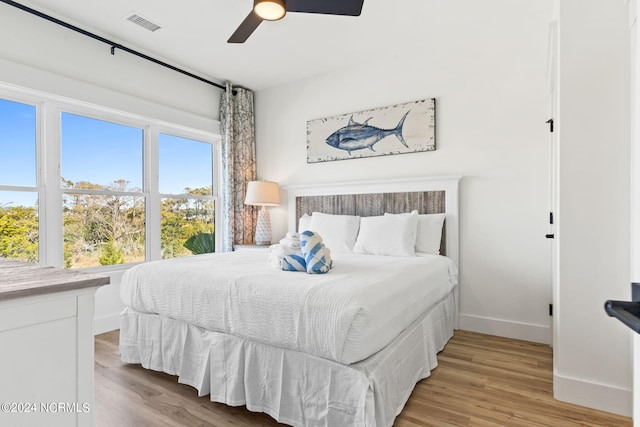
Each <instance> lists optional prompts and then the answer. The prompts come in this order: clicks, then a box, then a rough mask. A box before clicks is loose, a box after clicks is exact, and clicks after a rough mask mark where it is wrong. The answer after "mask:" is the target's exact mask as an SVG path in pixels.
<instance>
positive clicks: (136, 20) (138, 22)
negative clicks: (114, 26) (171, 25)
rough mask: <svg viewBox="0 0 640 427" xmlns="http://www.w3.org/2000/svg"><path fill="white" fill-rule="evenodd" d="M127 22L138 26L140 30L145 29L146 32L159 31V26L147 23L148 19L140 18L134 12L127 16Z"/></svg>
mask: <svg viewBox="0 0 640 427" xmlns="http://www.w3.org/2000/svg"><path fill="white" fill-rule="evenodd" d="M126 19H127V21H131V22H133V23H134V24H136V25H140V26H141V27H142V28H146V29H147V30H149V31H151V32H154V31H156V30H159V29H160V28H162V27H160V25H157V24H154V23H153V22H151V21H149V20H148V19H144V18H143V17H142V16H140V15H138V14H137V13H135V12H131V13H130V14H129V15H127V17H126Z"/></svg>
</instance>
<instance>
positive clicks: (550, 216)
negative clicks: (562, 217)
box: [549, 212, 553, 225]
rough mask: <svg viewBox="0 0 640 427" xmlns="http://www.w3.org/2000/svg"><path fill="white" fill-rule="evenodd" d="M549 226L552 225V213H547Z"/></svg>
mask: <svg viewBox="0 0 640 427" xmlns="http://www.w3.org/2000/svg"><path fill="white" fill-rule="evenodd" d="M549 224H551V225H553V212H549Z"/></svg>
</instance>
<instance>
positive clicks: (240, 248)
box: [233, 245, 271, 252]
mask: <svg viewBox="0 0 640 427" xmlns="http://www.w3.org/2000/svg"><path fill="white" fill-rule="evenodd" d="M269 246H271V245H233V250H234V252H235V251H244V250H250V249H251V250H253V249H269Z"/></svg>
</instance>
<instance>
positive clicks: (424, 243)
mask: <svg viewBox="0 0 640 427" xmlns="http://www.w3.org/2000/svg"><path fill="white" fill-rule="evenodd" d="M414 213H418V211H412V212H411V214H408V213H403V214H390V213H385V215H387V216H408V215H412V214H414ZM445 217H446V214H443V213H438V214H425V215H418V232H417V236H416V252H423V253H427V254H432V255H439V254H440V241H441V240H442V226H443V224H444V219H445Z"/></svg>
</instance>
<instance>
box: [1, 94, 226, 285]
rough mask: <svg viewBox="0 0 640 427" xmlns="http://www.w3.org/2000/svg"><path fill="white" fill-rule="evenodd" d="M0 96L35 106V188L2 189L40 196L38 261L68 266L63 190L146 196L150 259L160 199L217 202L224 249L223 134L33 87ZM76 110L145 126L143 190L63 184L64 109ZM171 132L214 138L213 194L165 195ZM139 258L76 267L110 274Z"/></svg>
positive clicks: (156, 253)
mask: <svg viewBox="0 0 640 427" xmlns="http://www.w3.org/2000/svg"><path fill="white" fill-rule="evenodd" d="M0 98H2V99H6V100H9V101H15V102H19V103H23V104H29V105H33V106H35V107H36V175H37V176H36V187H29V186H7V185H0V190H3V191H5V190H7V191H26V192H37V193H38V200H39V204H38V205H39V212H38V213H39V219H40V221H39V232H38V234H39V262H40V264H43V265H51V266H56V267H63V266H64V255H63V240H64V238H63V218H62V212H63V209H62V200H63V194H96V195H113V194H118V195H127V196H144V197H145V198H146V209H145V222H146V229H145V233H146V237H145V246H146V254H145V255H146V261H153V260H158V259H160V258H161V248H160V201H161V199H162V198H165V197H170V198H188V199H200V200H213V201H214V202H215V212H214V221H215V226H216V233H215V239H216V242H215V243H216V247H217V248H219V247H220V244H221V241H220V234H221V233H219V232H218V228H219V227H220V226H221V224H222V221H221V215H220V213H221V211H220V197H219V193H218V191H219V186H218V182H219V178H220V173H221V169H222V168H221V166H220V165H221V164H220V135H217V134H215V133H213V132H208V131H204V130H200V129H194V128H189V127H186V126H183V125H180V124H174V123H169V122H166V121H163V120H158V119H154V118H150V117H146V116H143V115H139V114H134V113H129V112H125V111H119V110H116V109H113V108H109V107H103V106H99V105H95V104H91V103H88V102H84V101H78V100H73V99H70V98H65V97H61V96H57V95H52V94H48V93H45V92H40V91H36V90H33V89H27V88H21V87H17V86H13V85H9V84H3V83H0ZM63 112H64V113H71V114H76V115H80V116H85V117H90V118H94V119H98V120H103V121H109V122H112V123H117V124H122V125H126V126H133V127H138V128H141V129H143V131H144V133H143V134H144V142H143V157H144V167H143V191H141V192H115V191H102V190H85V189H71V188H69V189H67V188H62V186H61V183H60V181H61V171H60V165H61V151H60V149H61V129H60V121H61V117H62V113H63ZM160 133H165V134H170V135H174V136H178V137H183V138H187V139H192V140H197V141H201V142H206V143H209V144H211V145H212V146H213V168H212V169H213V174H214V176H213V177H212V178H213V180H212V183H213V187H212V196H195V195H191V194H180V195H176V194H160V193H159V192H158V191H159V182H158V174H159V164H158V135H159V134H160ZM135 264H137V263H128V264H120V265H115V266H100V267H90V268H83V269H77V270H79V271H89V272H99V273H103V274H108V273H109V272H111V271H113V272H117V271H121V270H125V269H128V268H130V267H131V266H133V265H135Z"/></svg>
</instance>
